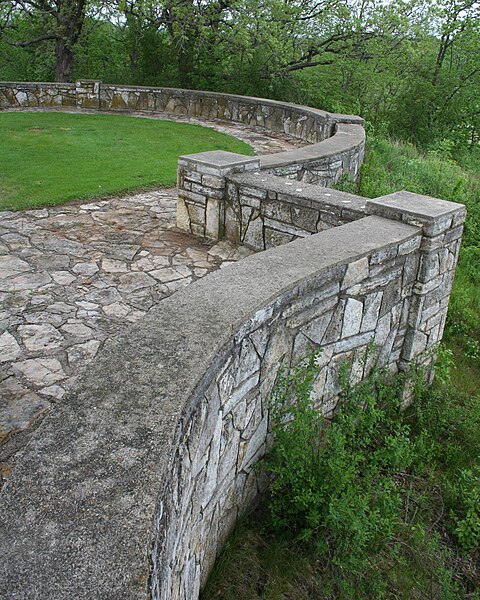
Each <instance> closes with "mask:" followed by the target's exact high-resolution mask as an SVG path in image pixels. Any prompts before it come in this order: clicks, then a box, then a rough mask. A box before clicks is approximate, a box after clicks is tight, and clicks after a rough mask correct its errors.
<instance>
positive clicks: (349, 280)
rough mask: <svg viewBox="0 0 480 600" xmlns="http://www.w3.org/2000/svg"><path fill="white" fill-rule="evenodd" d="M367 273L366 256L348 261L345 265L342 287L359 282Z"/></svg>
mask: <svg viewBox="0 0 480 600" xmlns="http://www.w3.org/2000/svg"><path fill="white" fill-rule="evenodd" d="M368 273H369V266H368V258H367V257H364V258H361V259H360V260H357V261H355V262H353V263H350V264H349V265H348V267H347V272H346V273H345V277H344V278H343V282H342V288H343V289H345V288H349V287H350V286H352V285H355V284H357V283H360V281H363V280H364V279H365V278H366V277H368Z"/></svg>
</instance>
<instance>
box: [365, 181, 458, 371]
mask: <svg viewBox="0 0 480 600" xmlns="http://www.w3.org/2000/svg"><path fill="white" fill-rule="evenodd" d="M367 211H368V212H369V214H374V215H379V216H382V217H387V218H388V219H394V220H398V221H402V222H404V223H408V224H409V225H415V226H417V227H421V228H422V241H421V245H420V249H419V253H420V260H419V267H418V272H417V275H416V279H415V282H414V285H413V290H412V296H411V302H410V310H409V315H408V325H407V332H406V336H405V342H404V345H403V348H402V353H401V356H400V365H399V366H400V368H401V369H402V370H407V369H408V367H409V365H410V364H412V363H415V364H422V365H424V366H425V367H426V374H427V380H429V381H430V380H431V365H432V363H433V361H434V359H435V350H436V348H437V347H438V344H439V343H440V341H441V339H442V335H443V329H444V327H445V321H446V318H447V310H448V300H449V297H450V292H451V290H452V283H453V278H454V275H455V267H456V264H457V259H458V253H459V250H460V243H461V239H462V231H463V223H464V221H465V216H466V210H465V206H463V204H457V203H456V202H447V201H446V200H439V199H437V198H430V197H429V196H421V195H419V194H413V193H410V192H405V191H402V192H397V193H395V194H390V195H388V196H383V197H381V198H376V199H375V200H369V201H368V202H367Z"/></svg>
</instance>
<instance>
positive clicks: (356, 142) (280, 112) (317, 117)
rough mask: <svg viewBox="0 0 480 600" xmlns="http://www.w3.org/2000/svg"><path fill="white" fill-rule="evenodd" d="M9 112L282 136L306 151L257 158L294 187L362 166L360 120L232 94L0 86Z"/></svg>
mask: <svg viewBox="0 0 480 600" xmlns="http://www.w3.org/2000/svg"><path fill="white" fill-rule="evenodd" d="M11 108H17V109H21V108H24V109H25V108H39V109H62V108H63V109H70V110H71V109H81V110H102V111H115V112H146V113H149V112H155V113H163V114H166V115H168V114H175V115H186V116H192V117H204V118H208V119H221V120H226V121H234V122H238V123H243V124H245V125H248V126H251V127H264V128H266V129H268V130H271V131H274V132H280V133H286V134H288V135H291V136H292V137H295V138H299V139H302V140H304V141H306V142H309V143H310V144H311V145H310V146H308V147H306V148H303V149H301V150H295V151H289V152H282V153H278V154H275V155H271V156H269V157H265V158H262V161H261V168H262V169H265V170H266V171H267V172H270V173H273V174H275V175H281V176H285V177H289V178H292V179H297V180H299V181H306V182H309V183H317V184H320V185H331V184H332V183H335V182H337V181H338V180H339V179H340V177H341V176H342V174H343V173H349V174H350V175H351V177H353V178H354V179H356V178H357V176H358V172H359V169H360V166H361V164H362V161H363V152H364V146H365V131H364V129H363V119H361V118H360V117H355V116H352V115H339V114H334V113H328V112H325V111H322V110H318V109H315V108H309V107H307V106H299V105H296V104H289V103H287V102H278V101H276V100H269V99H266V98H253V97H248V96H238V95H234V94H221V93H217V92H204V91H198V90H181V89H174V88H155V87H136V86H119V85H108V84H103V83H102V82H101V81H97V80H81V81H77V82H76V83H36V82H25V83H20V82H5V81H4V82H0V110H1V109H11Z"/></svg>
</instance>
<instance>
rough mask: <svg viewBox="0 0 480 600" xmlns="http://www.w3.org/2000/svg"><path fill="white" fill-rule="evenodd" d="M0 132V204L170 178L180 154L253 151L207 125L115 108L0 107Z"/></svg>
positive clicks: (105, 191) (47, 202)
mask: <svg viewBox="0 0 480 600" xmlns="http://www.w3.org/2000/svg"><path fill="white" fill-rule="evenodd" d="M0 140H1V142H0V210H12V209H22V208H31V207H39V206H51V205H54V204H61V203H63V202H66V201H68V200H74V199H80V198H82V199H84V198H98V197H101V196H106V195H109V194H113V193H121V192H126V191H131V190H137V189H144V188H152V187H155V186H173V185H175V181H176V170H177V159H178V157H179V156H180V155H182V154H193V153H195V152H204V151H207V150H227V151H229V152H238V153H241V154H253V151H252V149H251V148H250V146H248V145H247V144H245V143H244V142H241V141H240V140H237V139H235V138H233V137H230V136H228V135H225V134H223V133H219V132H218V131H214V130H213V129H209V128H207V127H201V126H199V125H190V124H187V123H175V122H170V121H161V120H156V119H143V118H138V117H127V116H123V115H83V114H67V113H36V112H35V113H0Z"/></svg>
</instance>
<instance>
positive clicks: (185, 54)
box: [178, 40, 194, 89]
mask: <svg viewBox="0 0 480 600" xmlns="http://www.w3.org/2000/svg"><path fill="white" fill-rule="evenodd" d="M193 60H194V49H193V44H192V43H191V42H190V40H188V43H187V44H185V45H184V46H182V47H181V48H180V49H179V51H178V74H179V77H180V87H182V88H187V89H189V88H191V87H192V73H193Z"/></svg>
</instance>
